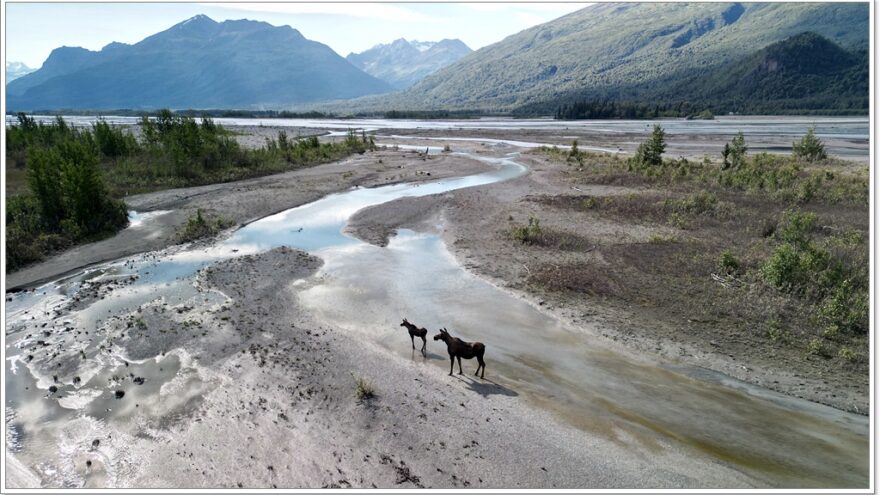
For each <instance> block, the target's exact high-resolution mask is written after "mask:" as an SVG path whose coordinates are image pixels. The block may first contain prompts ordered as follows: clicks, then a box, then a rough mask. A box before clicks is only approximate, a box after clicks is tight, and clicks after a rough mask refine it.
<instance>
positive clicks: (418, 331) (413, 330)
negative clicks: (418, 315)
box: [400, 318, 428, 354]
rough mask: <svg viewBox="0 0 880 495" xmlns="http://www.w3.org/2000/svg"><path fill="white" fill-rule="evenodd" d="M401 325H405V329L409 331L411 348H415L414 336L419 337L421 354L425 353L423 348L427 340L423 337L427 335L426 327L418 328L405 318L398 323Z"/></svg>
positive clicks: (426, 344)
mask: <svg viewBox="0 0 880 495" xmlns="http://www.w3.org/2000/svg"><path fill="white" fill-rule="evenodd" d="M400 326H402V327H406V329H407V331H409V339H410V341H412V348H413V349H415V348H416V337H421V339H422V354H424V353H425V348H426V347H427V346H428V340H427V339H426V338H425V337H427V335H428V329H427V328H419V327H417V326H415V325H413V324H412V323H410V322H409V321H407V319H406V318H404V319H403V323H401V324H400Z"/></svg>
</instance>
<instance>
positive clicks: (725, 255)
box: [718, 249, 740, 275]
mask: <svg viewBox="0 0 880 495" xmlns="http://www.w3.org/2000/svg"><path fill="white" fill-rule="evenodd" d="M718 268H719V269H720V270H721V273H723V274H725V275H736V274H737V273H739V268H740V265H739V260H737V259H736V257H735V256H734V255H733V253H732V252H730V250H729V249H725V250H724V252H722V253H721V258H720V259H719V260H718Z"/></svg>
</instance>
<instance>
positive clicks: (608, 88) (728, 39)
mask: <svg viewBox="0 0 880 495" xmlns="http://www.w3.org/2000/svg"><path fill="white" fill-rule="evenodd" d="M805 31H812V32H815V33H818V34H819V35H821V36H824V37H826V38H829V39H830V40H832V41H834V42H835V43H838V44H840V45H841V46H843V47H844V48H846V49H847V50H851V49H859V48H862V49H865V50H866V49H867V44H868V5H867V4H864V3H863V4H855V3H835V4H831V3H824V4H822V3H796V4H795V3H772V4H771V3H750V4H740V3H732V4H720V3H694V4H685V3H675V4H648V3H642V4H596V5H592V6H589V7H586V8H584V9H581V10H579V11H577V12H574V13H572V14H569V15H566V16H564V17H560V18H559V19H555V20H553V21H551V22H548V23H545V24H541V25H538V26H535V27H533V28H530V29H527V30H525V31H522V32H520V33H518V34H515V35H512V36H509V37H507V38H505V39H504V40H502V41H500V42H498V43H495V44H493V45H490V46H488V47H485V48H482V49H480V50H478V51H476V52H474V53H472V54H471V55H469V56H467V57H465V58H463V59H461V60H460V61H458V62H457V63H455V64H453V65H450V66H448V67H446V68H445V69H442V70H440V71H438V72H437V73H435V74H433V75H431V76H428V77H426V78H425V79H424V80H422V81H421V82H419V83H418V84H416V85H415V86H413V87H412V88H410V89H409V90H407V91H406V92H404V93H403V94H401V95H395V98H394V100H391V99H383V98H378V99H371V100H372V101H373V102H374V103H372V104H374V105H378V106H385V107H387V106H388V105H390V104H393V105H395V106H396V107H398V108H446V109H456V108H482V109H488V110H512V109H516V108H519V107H524V106H525V107H529V106H534V105H544V104H547V103H548V102H558V101H562V100H564V99H566V98H575V97H578V98H610V99H615V100H622V101H629V100H638V99H640V98H643V97H644V96H646V95H647V94H656V93H664V90H665V88H673V87H676V85H677V84H678V83H680V81H682V80H687V79H690V78H693V77H696V76H698V75H700V74H707V73H711V72H713V71H717V70H720V69H721V68H722V67H727V66H729V65H730V64H732V63H734V62H737V61H740V60H742V59H743V57H746V56H748V55H750V54H754V53H756V52H758V51H759V50H761V49H763V48H765V47H767V46H768V45H771V44H773V43H776V42H778V41H782V40H784V39H786V38H789V37H791V36H794V35H797V34H800V33H803V32H805ZM646 88H647V89H650V91H646ZM690 89H693V88H690ZM665 94H667V96H677V97H686V96H687V94H686V93H685V94H677V95H671V94H670V92H669V91H665Z"/></svg>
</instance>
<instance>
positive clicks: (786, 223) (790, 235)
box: [775, 209, 817, 246]
mask: <svg viewBox="0 0 880 495" xmlns="http://www.w3.org/2000/svg"><path fill="white" fill-rule="evenodd" d="M816 222H817V218H816V214H815V213H810V212H801V211H800V210H796V209H788V210H785V211H784V212H783V213H782V220H781V221H780V224H779V226H778V227H777V228H776V233H775V235H776V237H777V238H779V239H780V240H782V241H783V242H788V243H791V244H795V245H798V246H805V245H806V243H808V242H809V239H810V234H811V233H812V232H813V230H814V229H815V228H816Z"/></svg>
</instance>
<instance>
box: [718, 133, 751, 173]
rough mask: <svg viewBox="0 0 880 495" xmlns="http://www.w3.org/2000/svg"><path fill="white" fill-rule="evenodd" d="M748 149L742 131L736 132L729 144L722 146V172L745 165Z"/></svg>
mask: <svg viewBox="0 0 880 495" xmlns="http://www.w3.org/2000/svg"><path fill="white" fill-rule="evenodd" d="M748 149H749V148H748V147H747V146H746V138H745V136H744V135H743V133H742V131H740V132H738V133H737V135H736V136H734V138H733V140H732V141H731V142H730V143H728V144H725V145H724V150H723V151H722V152H721V157H722V158H723V159H724V162H723V165H722V170H726V169H728V168H731V167H739V166H741V165H742V164H743V163H745V160H746V151H748Z"/></svg>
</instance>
